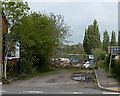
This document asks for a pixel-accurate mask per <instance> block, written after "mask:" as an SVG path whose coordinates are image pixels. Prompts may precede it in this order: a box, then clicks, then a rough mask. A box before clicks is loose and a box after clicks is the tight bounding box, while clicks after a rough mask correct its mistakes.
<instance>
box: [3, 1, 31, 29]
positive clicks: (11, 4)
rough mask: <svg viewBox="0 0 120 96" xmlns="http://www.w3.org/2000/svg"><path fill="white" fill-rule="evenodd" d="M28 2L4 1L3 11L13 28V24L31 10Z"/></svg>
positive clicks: (10, 26)
mask: <svg viewBox="0 0 120 96" xmlns="http://www.w3.org/2000/svg"><path fill="white" fill-rule="evenodd" d="M29 9H30V8H29V7H28V3H27V2H23V0H4V1H2V11H3V12H4V15H5V16H6V18H7V20H8V23H9V28H10V29H13V28H12V26H13V25H14V24H15V23H16V22H19V19H20V18H21V17H22V16H25V15H27V13H28V11H29Z"/></svg>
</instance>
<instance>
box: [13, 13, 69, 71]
mask: <svg viewBox="0 0 120 96" xmlns="http://www.w3.org/2000/svg"><path fill="white" fill-rule="evenodd" d="M53 17H54V18H53ZM14 28H15V29H14V33H13V34H19V36H20V42H21V62H22V64H23V66H25V67H26V68H25V70H26V72H28V73H31V72H32V69H34V68H35V67H37V68H38V70H39V71H43V72H44V71H48V70H49V60H50V59H51V58H52V55H53V53H54V49H55V48H56V46H58V45H59V44H60V43H61V42H62V41H64V37H65V36H66V35H67V34H68V33H69V31H70V30H69V29H68V27H67V26H66V25H65V23H64V20H63V18H62V17H61V16H58V15H54V14H50V15H45V14H43V15H42V14H40V13H36V12H33V13H31V14H29V15H28V16H24V17H23V18H21V19H20V23H17V24H16V25H15V26H14Z"/></svg>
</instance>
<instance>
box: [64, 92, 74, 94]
mask: <svg viewBox="0 0 120 96" xmlns="http://www.w3.org/2000/svg"><path fill="white" fill-rule="evenodd" d="M62 94H73V92H62Z"/></svg>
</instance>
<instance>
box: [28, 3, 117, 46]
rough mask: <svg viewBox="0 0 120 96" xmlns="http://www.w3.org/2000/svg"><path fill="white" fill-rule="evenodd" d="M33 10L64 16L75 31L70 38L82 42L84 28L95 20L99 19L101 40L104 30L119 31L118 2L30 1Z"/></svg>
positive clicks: (75, 42) (75, 41)
mask: <svg viewBox="0 0 120 96" xmlns="http://www.w3.org/2000/svg"><path fill="white" fill-rule="evenodd" d="M29 7H30V8H31V11H40V12H41V13H43V12H46V13H51V12H53V13H55V14H59V15H62V16H64V19H65V22H66V23H67V25H68V26H70V29H71V30H72V31H73V32H72V36H71V37H69V38H68V40H72V41H73V42H74V43H73V44H77V43H82V42H83V38H84V30H85V28H87V27H88V25H90V24H92V22H93V20H94V19H96V20H97V21H98V25H99V29H100V35H101V40H102V38H103V32H104V30H108V32H109V35H110V36H111V32H112V30H114V31H115V32H116V36H117V31H118V3H117V2H29Z"/></svg>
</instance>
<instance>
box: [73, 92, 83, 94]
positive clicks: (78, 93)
mask: <svg viewBox="0 0 120 96" xmlns="http://www.w3.org/2000/svg"><path fill="white" fill-rule="evenodd" d="M73 94H82V92H73Z"/></svg>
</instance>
